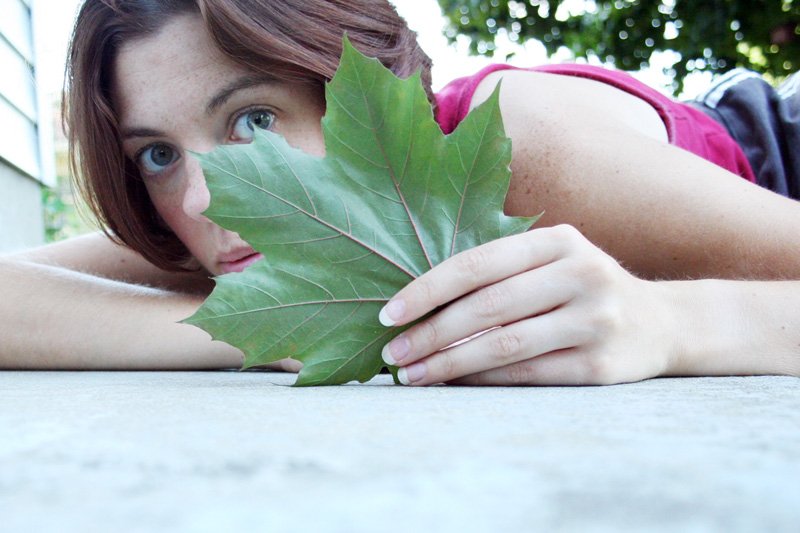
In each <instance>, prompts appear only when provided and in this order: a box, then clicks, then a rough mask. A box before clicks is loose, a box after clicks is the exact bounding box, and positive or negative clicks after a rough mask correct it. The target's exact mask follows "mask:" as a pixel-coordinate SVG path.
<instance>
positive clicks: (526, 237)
mask: <svg viewBox="0 0 800 533" xmlns="http://www.w3.org/2000/svg"><path fill="white" fill-rule="evenodd" d="M579 239H583V237H582V236H581V235H580V233H578V231H577V230H576V229H574V228H572V227H570V226H556V227H553V228H539V229H534V230H531V231H528V232H526V233H521V234H519V235H512V236H511V237H505V238H503V239H498V240H496V241H491V242H489V243H486V244H483V245H481V246H477V247H475V248H472V249H470V250H466V251H464V252H461V253H459V254H456V255H454V256H453V257H450V258H449V259H446V260H445V261H443V262H442V263H441V264H439V265H437V266H436V267H434V268H432V269H431V270H429V271H428V272H426V273H425V274H423V275H422V276H420V277H419V278H417V279H416V280H414V281H412V282H411V283H409V284H408V285H407V286H406V287H404V288H403V289H402V290H400V291H399V292H398V293H397V294H396V295H395V296H394V297H392V299H391V300H389V302H388V303H387V304H386V306H385V307H384V308H383V309H382V310H381V312H380V321H381V323H382V324H383V325H385V326H395V325H402V324H406V323H408V322H411V321H413V320H416V319H417V318H419V317H421V316H424V315H425V314H426V313H429V312H430V311H432V310H434V309H436V308H437V307H439V306H441V305H444V304H446V303H447V302H450V301H452V300H454V299H456V298H458V297H460V296H463V295H464V294H467V293H469V292H472V291H474V290H476V289H478V288H480V287H484V286H486V285H489V284H491V283H496V282H498V281H500V280H503V279H506V278H507V277H509V276H512V275H514V274H516V273H519V272H522V271H524V270H530V269H533V268H537V267H540V266H543V265H546V264H548V263H551V262H553V261H555V260H557V259H559V258H561V257H563V256H564V254H565V253H566V252H567V251H568V250H569V249H570V247H571V246H574V245H575V244H576V243H577V242H578V240H579ZM583 240H585V239H583Z"/></svg>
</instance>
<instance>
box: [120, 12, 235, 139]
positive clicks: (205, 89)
mask: <svg viewBox="0 0 800 533" xmlns="http://www.w3.org/2000/svg"><path fill="white" fill-rule="evenodd" d="M246 73H247V71H246V69H244V68H243V67H241V66H239V65H237V64H235V63H233V62H232V61H231V60H230V59H228V58H227V57H225V56H224V55H223V54H222V52H220V50H219V49H218V48H217V47H216V46H215V45H214V43H213V41H212V39H211V36H210V35H209V34H208V31H207V30H206V28H205V25H204V24H203V22H202V19H201V18H200V17H199V16H198V15H181V16H178V17H175V18H174V19H173V20H171V21H169V22H168V23H167V24H165V25H164V27H163V28H161V29H160V30H159V31H158V32H157V33H155V34H153V35H149V36H146V37H141V38H138V39H134V40H132V41H130V42H128V43H125V44H124V45H123V46H122V47H121V48H120V50H119V53H118V55H117V58H116V61H115V63H114V75H113V93H114V106H115V108H116V112H117V114H118V115H119V119H120V123H121V124H127V123H130V122H131V121H133V120H134V119H136V121H151V120H154V119H159V118H160V119H162V120H163V118H164V116H165V115H164V114H165V113H166V112H168V111H170V112H175V111H179V112H184V113H185V112H187V111H189V112H192V113H194V112H201V111H202V107H203V106H204V105H205V103H206V102H207V99H208V98H210V97H211V95H212V94H213V93H214V91H215V90H216V89H218V88H219V87H220V86H222V85H224V84H225V83H226V82H227V81H229V80H230V79H231V78H233V77H236V76H241V75H244V74H246ZM198 108H200V109H198Z"/></svg>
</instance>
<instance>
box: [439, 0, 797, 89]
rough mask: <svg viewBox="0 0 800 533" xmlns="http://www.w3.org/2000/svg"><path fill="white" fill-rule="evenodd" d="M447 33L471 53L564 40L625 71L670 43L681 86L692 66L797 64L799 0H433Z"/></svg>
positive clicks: (779, 70)
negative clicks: (503, 41) (503, 42)
mask: <svg viewBox="0 0 800 533" xmlns="http://www.w3.org/2000/svg"><path fill="white" fill-rule="evenodd" d="M439 4H440V5H441V8H442V11H443V12H444V14H445V15H446V16H447V18H448V19H449V21H450V27H449V29H448V37H449V38H450V39H451V40H455V39H456V37H457V36H458V35H464V36H466V37H468V38H469V40H470V48H471V51H472V52H473V53H478V54H484V55H493V52H494V50H495V48H496V38H497V37H498V35H500V34H502V33H505V34H506V35H507V37H508V38H509V39H510V40H512V41H520V42H524V41H526V40H528V39H536V40H538V41H541V42H542V44H544V46H545V48H546V50H547V53H548V55H552V54H553V53H555V52H556V50H558V49H559V48H560V47H566V48H568V49H569V50H571V51H572V53H573V54H574V55H575V56H576V57H582V58H590V57H592V56H594V57H596V58H598V59H600V60H601V61H603V62H609V63H613V64H614V65H615V66H617V67H618V68H621V69H624V70H637V69H639V68H643V67H646V66H648V64H649V60H650V57H651V55H652V54H653V52H655V51H661V50H674V51H676V52H678V53H679V54H680V55H681V59H680V60H679V61H678V62H677V63H676V64H675V65H674V66H673V67H672V70H673V72H671V73H670V74H672V75H673V77H674V79H675V80H676V82H675V85H674V89H680V87H681V83H680V82H681V80H682V79H683V78H684V76H686V74H688V73H690V72H692V71H712V72H717V73H721V72H725V71H727V70H730V69H732V68H734V67H737V66H742V67H746V68H750V69H753V70H755V71H757V72H761V73H765V74H767V75H768V76H770V77H773V78H781V77H783V76H786V75H787V74H789V73H791V72H793V71H795V70H797V68H798V65H799V64H800V1H795V0H705V1H702V2H700V1H697V0H610V1H608V0H586V1H582V0H527V1H526V0H522V1H514V0H439Z"/></svg>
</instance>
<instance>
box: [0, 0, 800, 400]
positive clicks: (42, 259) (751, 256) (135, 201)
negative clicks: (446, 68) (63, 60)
mask: <svg viewBox="0 0 800 533" xmlns="http://www.w3.org/2000/svg"><path fill="white" fill-rule="evenodd" d="M345 31H346V32H347V34H348V36H349V37H350V39H351V41H352V42H353V43H354V45H355V46H356V47H357V48H359V49H360V50H361V51H362V52H364V53H366V54H367V55H371V56H375V57H378V58H379V59H380V60H381V61H382V62H383V63H384V64H385V65H386V66H388V67H389V68H391V69H392V70H393V71H394V72H395V73H396V74H398V75H401V76H406V75H409V74H411V73H412V72H414V71H416V70H419V69H421V70H422V73H423V76H422V77H423V80H425V81H426V83H427V82H428V80H429V79H430V76H429V68H430V62H429V60H428V58H427V57H426V56H425V54H424V53H423V52H422V51H421V50H420V49H419V47H418V46H417V44H416V41H415V36H414V34H413V33H412V32H410V31H409V30H408V28H407V27H406V26H405V24H404V22H403V21H402V20H401V19H399V18H398V16H397V15H396V13H395V11H394V9H393V8H392V7H391V6H390V5H389V4H388V3H387V2H385V1H383V0H284V1H281V2H268V1H262V2H256V1H252V0H225V1H222V0H164V1H160V2H151V1H145V0H135V1H134V0H126V1H123V0H87V1H86V2H85V4H84V5H83V7H82V9H81V12H80V15H79V18H78V21H77V25H76V29H75V33H74V36H73V42H72V48H71V55H70V64H69V80H68V87H67V89H68V95H69V105H68V120H69V126H70V138H71V141H72V147H73V150H74V152H73V157H74V160H73V161H74V165H75V167H76V170H77V171H78V175H79V176H80V177H81V180H82V181H81V182H80V186H81V188H82V190H83V192H84V194H85V195H86V197H87V198H88V200H89V202H90V205H91V206H92V208H93V210H94V211H95V213H96V214H97V215H98V216H99V219H100V220H101V222H102V223H103V224H104V225H105V227H106V228H108V231H107V235H103V234H97V235H89V236H84V237H80V238H76V239H72V240H69V241H65V242H61V243H57V244H53V245H50V246H46V247H43V248H40V249H36V250H31V251H27V252H24V253H21V254H17V255H14V256H9V257H6V258H4V259H2V261H1V262H0V268H1V269H2V270H1V272H0V274H2V275H0V292H2V294H3V295H4V298H3V303H2V304H0V346H2V348H0V365H2V367H5V368H63V369H192V368H224V367H235V366H238V365H239V364H240V363H241V357H242V356H241V353H240V352H239V351H238V350H236V349H234V348H231V347H229V346H227V345H224V344H222V343H218V342H212V341H210V340H209V338H208V336H207V335H206V334H205V333H204V332H202V331H201V330H199V329H196V328H194V327H192V326H187V325H182V324H179V323H177V322H178V321H179V320H180V319H183V318H185V317H187V316H189V315H190V314H192V312H193V311H194V310H195V309H196V308H197V307H198V306H199V305H200V303H201V302H202V300H203V298H204V297H205V296H206V295H207V294H208V292H209V291H210V289H211V287H212V282H211V281H210V280H209V275H218V274H222V273H225V272H232V271H239V270H242V269H243V268H245V267H246V266H247V265H249V264H251V263H252V262H254V261H257V260H262V258H261V257H260V256H259V255H258V254H256V253H255V251H254V250H253V249H252V248H251V247H250V246H249V245H248V244H247V243H246V242H244V241H242V240H241V239H240V238H239V237H238V235H236V234H234V233H231V232H228V231H225V230H223V229H221V228H220V227H218V226H216V225H214V224H213V223H212V222H210V221H209V220H208V219H206V218H204V217H203V214H202V213H203V211H204V209H205V208H206V207H207V205H208V202H209V194H208V190H207V189H206V186H205V181H204V179H203V175H202V172H201V170H200V167H199V165H198V163H197V161H196V160H195V159H194V158H193V157H192V156H191V155H189V151H196V152H204V151H209V150H211V149H213V148H214V147H215V146H216V145H219V144H222V143H244V142H249V141H250V140H251V139H252V136H253V132H254V130H255V129H256V128H263V129H272V130H274V131H276V132H278V133H280V134H281V135H283V136H284V137H285V138H286V139H287V141H288V142H289V143H290V144H292V145H294V146H296V147H298V148H300V149H303V150H306V151H308V152H310V153H312V154H318V155H322V154H324V144H323V139H322V134H321V129H320V118H321V117H322V115H323V114H324V111H325V103H324V98H323V83H324V81H325V80H327V79H330V77H331V76H332V75H333V73H334V71H335V68H336V65H337V60H338V57H339V54H340V49H341V39H342V35H343V33H344V32H345ZM570 68H571V67H565V68H564V69H561V70H559V69H558V68H555V67H553V68H549V69H544V70H539V71H537V70H531V71H525V70H508V69H502V68H500V67H492V68H490V69H488V70H486V71H484V72H482V73H479V74H478V75H476V76H474V77H471V78H468V79H465V80H460V81H459V82H456V83H455V84H453V85H451V86H450V87H448V88H447V89H446V90H445V91H443V93H442V94H441V95H439V97H438V99H434V96H433V95H431V100H432V102H436V103H437V106H438V109H437V118H438V120H439V122H440V124H441V125H442V127H443V129H445V130H447V129H452V127H454V125H455V123H457V122H458V121H459V120H460V119H461V118H462V117H463V114H464V113H466V111H467V110H468V109H469V108H470V107H473V106H474V105H477V104H478V103H479V102H481V101H482V100H483V99H485V98H486V97H487V96H488V94H490V93H491V91H492V90H493V88H494V87H495V86H496V84H497V83H498V82H499V81H500V80H501V79H502V81H503V85H502V92H501V109H502V113H503V116H504V120H505V126H506V130H507V132H508V134H509V136H510V137H511V138H512V140H513V146H514V152H513V164H512V170H513V178H512V183H511V187H510V190H509V193H508V196H507V201H506V211H507V212H508V213H509V214H514V215H531V214H536V213H540V212H542V211H544V212H545V215H544V217H543V218H542V219H541V221H540V223H538V224H537V226H536V229H534V230H531V231H529V232H527V233H525V234H522V235H517V236H514V237H510V238H506V239H501V240H498V241H494V242H491V243H488V244H486V245H483V246H480V247H478V248H475V249H473V250H470V251H468V252H465V253H463V254H461V255H458V256H455V257H453V258H451V259H450V260H448V261H445V262H444V263H442V264H440V265H438V266H437V267H435V268H434V269H432V270H431V271H430V272H428V273H426V274H425V275H423V276H421V277H420V278H419V279H417V280H416V281H414V282H413V283H411V284H410V285H408V286H407V287H406V288H404V289H403V290H401V291H400V292H399V293H398V294H397V295H395V296H394V297H393V298H392V299H391V300H390V301H389V303H388V304H387V305H386V307H385V308H384V310H383V311H382V312H381V317H380V318H381V321H382V322H383V323H384V324H387V325H391V324H402V323H406V322H408V321H411V320H414V319H416V318H418V317H420V316H422V315H424V314H425V313H427V312H429V311H431V310H432V309H435V308H438V307H440V306H442V310H441V311H439V312H438V313H437V314H435V315H434V316H433V317H431V318H429V319H428V320H426V321H425V322H423V323H421V324H419V325H417V326H415V327H414V328H412V329H410V330H408V331H407V332H406V333H404V334H403V335H401V336H400V337H398V338H396V339H395V340H393V341H392V342H391V343H390V344H389V345H387V347H386V348H385V349H384V359H385V360H386V361H388V362H391V363H393V364H397V365H399V366H401V367H402V370H401V373H400V375H401V378H402V380H403V381H404V382H405V383H407V384H415V385H426V384H431V383H438V382H443V381H445V382H457V383H475V384H509V383H513V384H594V383H618V382H626V381H635V380H641V379H646V378H650V377H654V376H660V375H717V374H793V375H800V313H796V309H798V307H800V282H794V281H767V280H775V279H800V246H798V242H799V241H800V238H798V236H797V228H798V227H800V205H799V204H798V203H797V202H795V201H793V200H790V199H788V198H786V197H783V196H780V195H778V194H775V193H773V192H770V191H768V190H766V189H764V188H761V187H759V186H757V185H755V184H753V183H751V182H750V181H748V180H747V179H743V178H742V177H740V176H737V175H736V174H734V172H737V173H740V174H742V175H744V176H746V177H752V175H751V174H748V172H751V171H752V169H751V167H750V166H749V165H748V163H747V161H746V160H745V159H744V156H743V155H742V152H741V150H740V148H739V147H738V146H737V145H736V144H735V143H734V142H733V141H732V140H731V138H730V137H729V136H728V134H727V133H726V132H725V130H724V129H723V128H722V127H721V126H717V125H715V123H713V122H712V121H711V120H710V119H708V118H707V117H706V116H705V115H704V114H702V113H700V112H699V111H697V110H694V109H691V110H690V109H689V108H685V107H683V106H679V105H676V104H674V103H672V102H669V101H667V100H666V99H664V98H662V97H660V96H657V95H656V93H654V92H652V91H649V90H647V89H646V88H643V87H641V86H639V85H638V84H636V83H634V82H632V81H631V80H628V79H627V78H625V77H623V76H621V75H618V74H608V75H606V74H603V73H602V72H600V71H594V70H592V69H588V70H586V71H580V69H578V70H577V71H570ZM710 161H714V163H712V162H710ZM723 167H727V168H723ZM263 260H265V261H269V258H268V257H267V258H263ZM620 265H623V266H624V268H623V266H620ZM703 278H708V279H703ZM743 279H751V280H756V279H757V280H764V281H741V280H743ZM656 280H657V281H656ZM725 280H728V281H725ZM496 326H502V327H496ZM492 328H494V329H492ZM486 330H490V331H488V332H487V333H485V334H483V335H480V336H477V337H475V338H473V339H472V340H469V341H467V342H463V343H460V344H458V345H457V346H453V347H449V346H450V345H451V344H453V343H454V342H456V341H459V340H462V339H466V338H469V337H472V336H473V335H475V334H476V333H479V332H482V331H486ZM279 366H282V367H284V368H287V369H292V368H296V363H294V362H292V361H288V362H284V363H283V364H282V365H279Z"/></svg>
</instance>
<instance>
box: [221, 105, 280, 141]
mask: <svg viewBox="0 0 800 533" xmlns="http://www.w3.org/2000/svg"><path fill="white" fill-rule="evenodd" d="M274 123H275V113H273V112H272V111H269V110H267V109H254V110H252V111H248V112H246V113H242V114H241V115H239V116H238V117H237V118H236V122H234V123H233V128H232V131H231V142H235V143H249V142H251V141H252V140H253V136H254V132H255V130H256V128H258V129H262V130H268V129H271V128H272V125H273V124H274Z"/></svg>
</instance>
